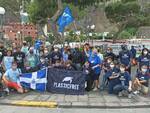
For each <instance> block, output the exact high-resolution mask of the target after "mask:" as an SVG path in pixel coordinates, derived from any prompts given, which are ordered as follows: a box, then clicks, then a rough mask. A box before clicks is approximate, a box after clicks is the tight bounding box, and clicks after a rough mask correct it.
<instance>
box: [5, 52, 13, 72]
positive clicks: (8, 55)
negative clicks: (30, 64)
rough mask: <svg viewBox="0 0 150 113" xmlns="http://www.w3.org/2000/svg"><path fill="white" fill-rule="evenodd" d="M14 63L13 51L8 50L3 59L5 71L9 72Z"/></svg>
mask: <svg viewBox="0 0 150 113" xmlns="http://www.w3.org/2000/svg"><path fill="white" fill-rule="evenodd" d="M12 62H14V57H13V56H12V50H10V49H8V50H7V53H6V56H4V57H3V63H2V65H3V69H4V70H5V71H7V70H8V69H10V68H11V67H12Z"/></svg>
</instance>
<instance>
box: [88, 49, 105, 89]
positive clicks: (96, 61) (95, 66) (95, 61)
mask: <svg viewBox="0 0 150 113" xmlns="http://www.w3.org/2000/svg"><path fill="white" fill-rule="evenodd" d="M88 61H89V63H90V67H91V69H92V70H93V77H92V79H93V81H94V89H93V90H94V91H96V90H97V89H98V88H99V76H100V73H101V67H100V66H101V63H102V62H101V59H100V58H99V56H98V55H97V49H95V48H94V49H93V51H92V55H91V56H90V57H89V59H88Z"/></svg>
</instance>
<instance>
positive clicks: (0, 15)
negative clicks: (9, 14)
mask: <svg viewBox="0 0 150 113" xmlns="http://www.w3.org/2000/svg"><path fill="white" fill-rule="evenodd" d="M4 14H5V9H4V8H3V7H0V39H2V37H3V18H4Z"/></svg>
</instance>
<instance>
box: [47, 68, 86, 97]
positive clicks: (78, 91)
mask: <svg viewBox="0 0 150 113" xmlns="http://www.w3.org/2000/svg"><path fill="white" fill-rule="evenodd" d="M47 76H48V81H47V82H48V83H47V91H49V92H52V93H60V94H68V95H83V94H84V89H85V75H84V74H83V72H79V71H69V70H61V69H52V68H50V69H48V74H47Z"/></svg>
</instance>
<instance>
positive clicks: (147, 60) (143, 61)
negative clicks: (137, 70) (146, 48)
mask: <svg viewBox="0 0 150 113" xmlns="http://www.w3.org/2000/svg"><path fill="white" fill-rule="evenodd" d="M138 62H139V66H140V67H141V66H142V65H146V66H149V65H150V56H149V55H147V56H143V55H141V56H139V58H138Z"/></svg>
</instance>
